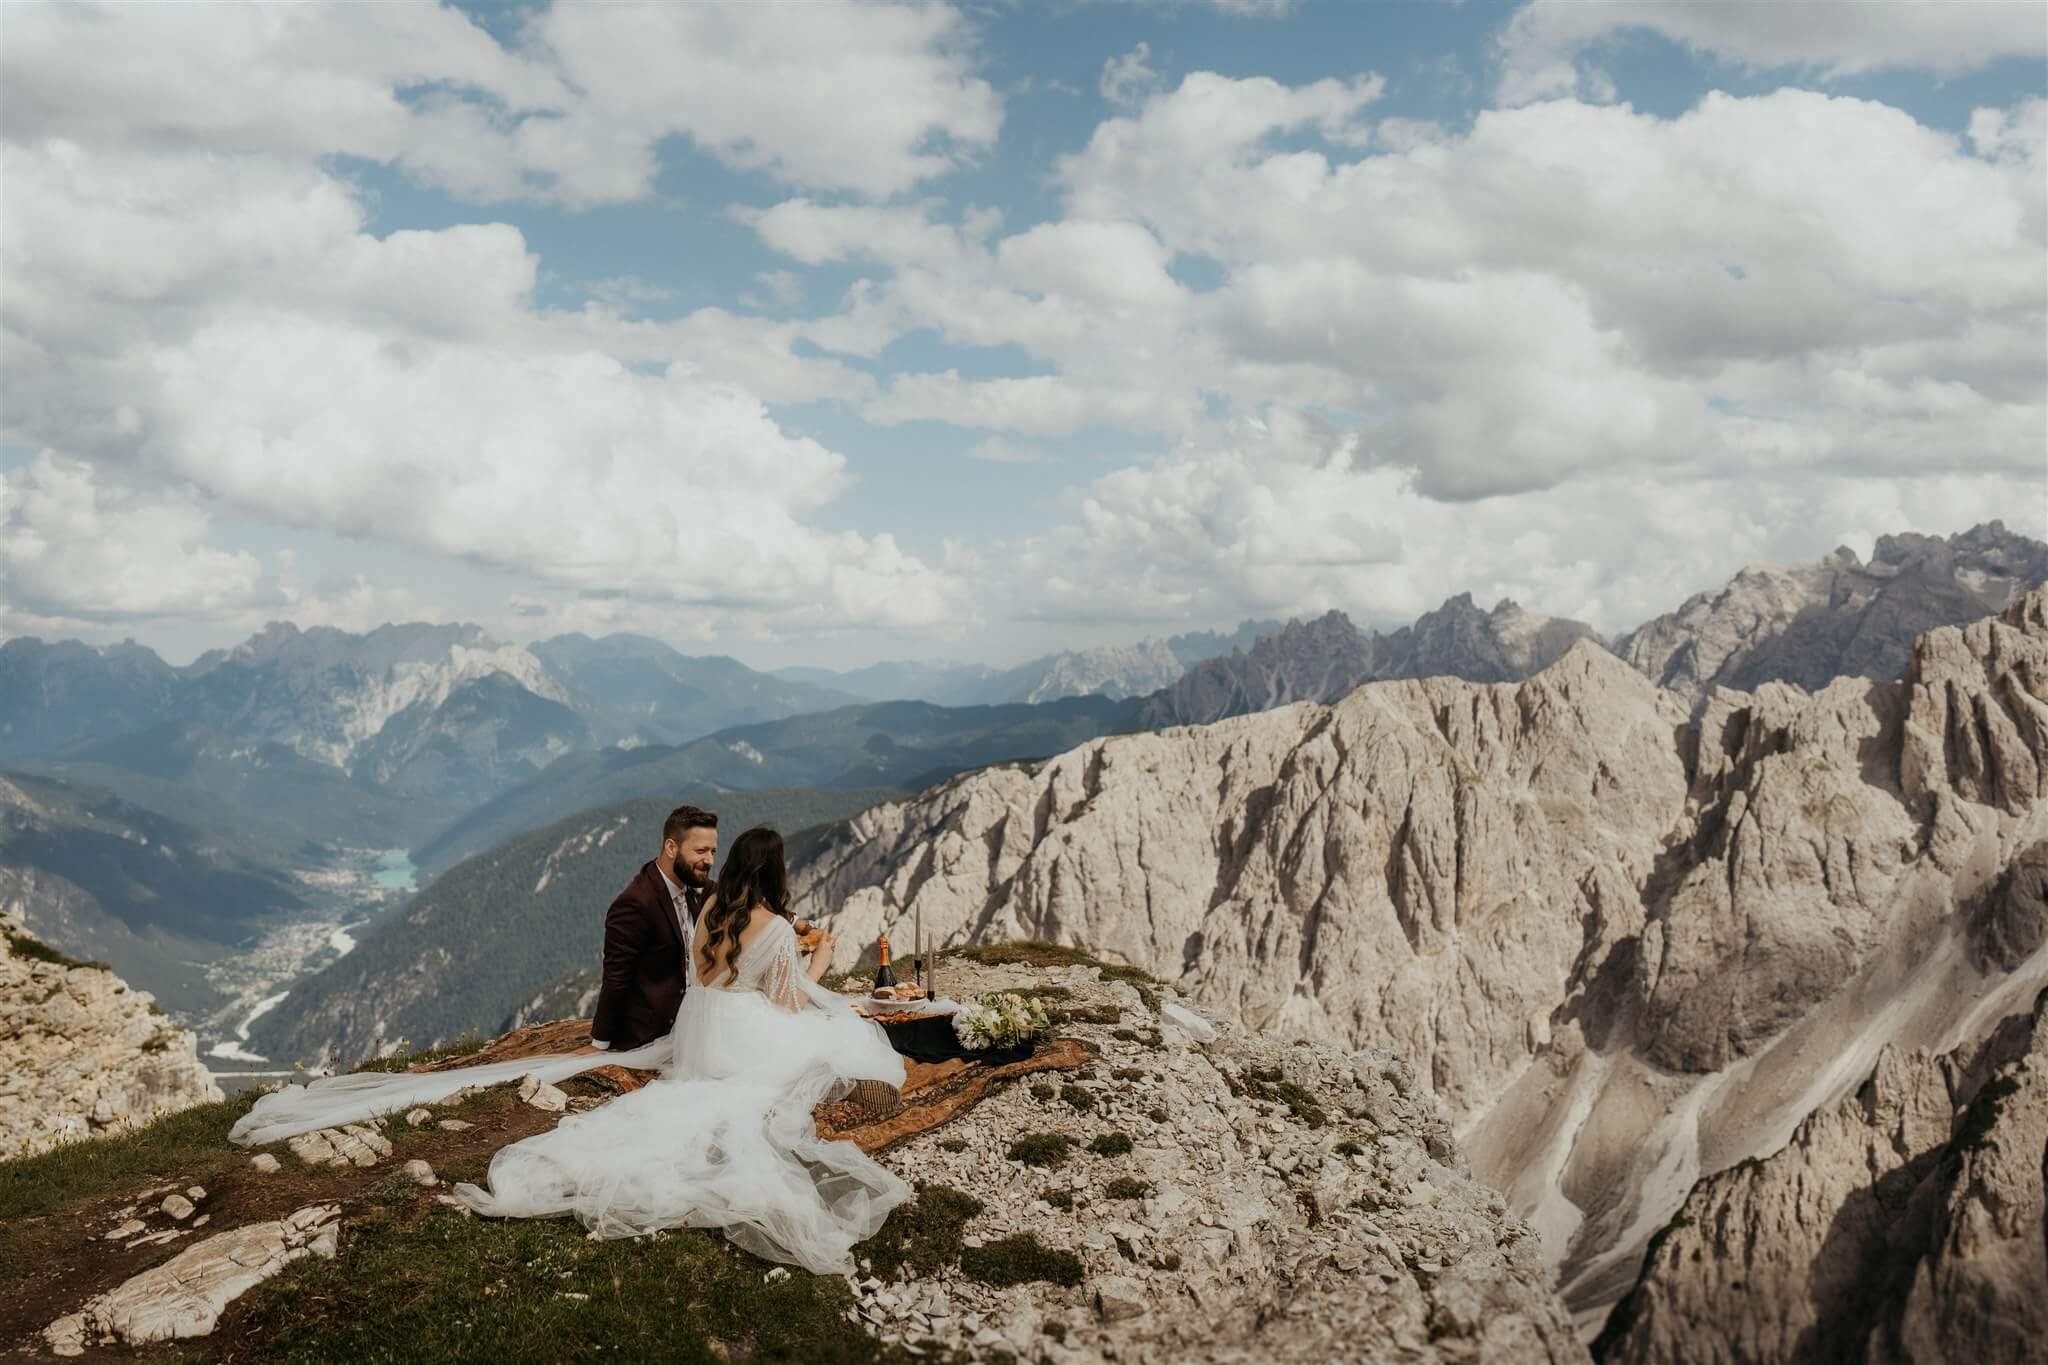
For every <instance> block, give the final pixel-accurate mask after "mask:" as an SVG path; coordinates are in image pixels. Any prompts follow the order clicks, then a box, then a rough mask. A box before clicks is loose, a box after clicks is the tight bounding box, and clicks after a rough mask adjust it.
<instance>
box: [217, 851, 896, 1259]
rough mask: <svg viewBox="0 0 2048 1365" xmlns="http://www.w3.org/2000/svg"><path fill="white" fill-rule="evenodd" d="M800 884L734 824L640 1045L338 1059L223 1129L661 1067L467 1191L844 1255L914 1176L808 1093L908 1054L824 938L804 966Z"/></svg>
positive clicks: (596, 1219) (507, 1205) (542, 1211)
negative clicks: (530, 1079) (854, 988)
mask: <svg viewBox="0 0 2048 1365" xmlns="http://www.w3.org/2000/svg"><path fill="white" fill-rule="evenodd" d="M788 898H789V891H788V875H787V871H786V868H785V865H784V861H783V851H782V836H781V835H780V834H777V833H776V832H775V831H774V830H772V829H765V828H762V829H750V830H748V831H747V832H746V833H744V834H742V835H740V836H739V838H737V839H735V840H734V841H733V845H732V849H731V851H730V852H729V853H728V854H727V855H726V859H725V866H724V867H723V869H721V871H720V873H719V877H718V881H717V885H716V888H715V889H714V890H713V892H712V895H711V897H710V898H709V899H708V900H707V902H706V904H705V906H704V910H703V912H702V913H701V914H700V915H699V916H698V917H697V925H696V929H695V932H694V933H693V935H692V937H691V942H690V945H689V953H688V955H687V962H686V967H685V973H686V975H685V979H686V981H687V983H688V989H687V990H685V991H684V993H683V1004H682V1009H681V1011H680V1012H679V1013H678V1014H677V1016H676V1022H675V1028H674V1030H673V1031H672V1032H671V1033H670V1034H669V1036H668V1037H666V1038H661V1039H657V1040H656V1041H654V1042H652V1043H649V1044H648V1045H647V1046H645V1047H642V1048H636V1049H634V1050H633V1051H631V1052H625V1053H618V1054H612V1053H597V1054H586V1055H576V1056H570V1057H557V1058H547V1059H523V1060H517V1061H511V1062H495V1063H490V1064H488V1065H483V1066H475V1067H466V1068H460V1069H457V1070H454V1071H442V1072H430V1073H419V1074H413V1073H406V1074H401V1075H395V1076H393V1075H367V1076H365V1075H354V1076H335V1077H332V1078H329V1079H327V1080H321V1081H315V1082H314V1083H313V1084H312V1085H310V1086H304V1087H300V1086H292V1087H288V1088H286V1089H284V1090H280V1091H278V1092H276V1093H274V1094H270V1095H266V1096H264V1097H263V1098H262V1099H261V1100H259V1101H257V1103H256V1107H255V1108H254V1109H252V1110H250V1111H249V1113H248V1114H246V1115H244V1116H243V1118H242V1119H241V1120H240V1121H239V1122H238V1123H236V1125H235V1126H234V1129H233V1130H232V1131H231V1132H230V1134H229V1137H230V1139H231V1140H232V1141H235V1142H238V1143H241V1144H243V1145H245V1146H246V1145H252V1144H255V1143H262V1142H273V1141H276V1140H277V1139H278V1138H281V1137H289V1136H291V1135H292V1134H294V1133H300V1132H305V1131H308V1130H309V1129H312V1128H324V1127H332V1126H334V1125H335V1124H338V1123H346V1122H351V1121H355V1120H359V1119H362V1118H366V1117H368V1116H369V1115H371V1114H378V1113H389V1112H391V1111H393V1110H396V1109H402V1108H405V1107H406V1106H408V1105H412V1104H418V1103H422V1102H425V1101H428V1100H432V1099H440V1098H445V1097H446V1096H448V1095H449V1094H452V1093H454V1092H455V1091H456V1090H459V1089H462V1088H464V1087H466V1086H471V1085H490V1084H494V1083H496V1082H498V1081H501V1080H512V1079H516V1078H518V1077H522V1076H526V1075H531V1074H536V1073H537V1074H539V1075H540V1076H541V1077H542V1079H544V1080H558V1079H561V1078H563V1077H566V1076H572V1075H575V1074H576V1073H577V1072H579V1071H584V1070H588V1069H590V1068H591V1067H596V1066H608V1065H611V1066H618V1065H623V1066H628V1067H637V1068H640V1069H647V1068H653V1067H659V1068H660V1070H661V1075H660V1076H659V1077H657V1078H656V1079H655V1080H654V1081H652V1082H650V1083H649V1084H647V1085H646V1086H643V1087H642V1088H640V1089H639V1090H635V1091H632V1092H631V1093H629V1094H626V1095H622V1096H620V1097H619V1098H617V1099H614V1100H611V1101H610V1102H608V1103H606V1104H605V1105H603V1106H601V1107H600V1108H597V1109H593V1110H590V1111H588V1112H586V1113H581V1114H572V1115H570V1116H569V1117H567V1118H564V1119H563V1120H562V1121H561V1123H560V1124H558V1125H557V1126H556V1127H554V1128H553V1129H551V1130H550V1131H548V1132H545V1133H539V1134H536V1135H535V1136H533V1137H530V1138H526V1139H524V1140H523V1141H520V1142H516V1143H513V1144H512V1145H511V1146H509V1147H506V1148H504V1149H503V1150H501V1151H499V1152H498V1154H497V1155H496V1156H495V1157H493V1158H492V1159H491V1167H490V1174H489V1176H488V1177H487V1182H488V1185H489V1188H488V1189H480V1188H478V1187H477V1186H475V1185H468V1184H463V1185H457V1186H456V1187H455V1195H456V1197H457V1198H459V1199H460V1200H462V1202H463V1203H465V1204H466V1205H468V1206H469V1207H470V1208H472V1209H475V1210H476V1211H477V1212H478V1213H483V1214H491V1215H495V1216H500V1217H524V1218H543V1217H552V1216H556V1215H560V1214H573V1215H575V1217H576V1218H577V1219H578V1220H579V1221H581V1222H582V1223H583V1224H584V1226H586V1227H588V1228H589V1229H590V1230H591V1231H592V1233H593V1234H595V1235H597V1236H600V1237H631V1236H636V1235H639V1234H642V1233H647V1232H653V1231H656V1230H658V1229H661V1228H672V1227H701V1228H714V1227H715V1228H723V1229H725V1233H726V1236H727V1237H729V1238H730V1239H731V1240H732V1241H733V1242H734V1243H736V1244H738V1245H739V1246H741V1247H744V1248H745V1249H746V1250H748V1251H751V1252H753V1253H754V1254H755V1255H757V1256H761V1257H764V1258H766V1259H768V1260H772V1261H783V1262H788V1263H790V1264H794V1265H800V1266H803V1267H804V1268H805V1269H807V1270H811V1271H813V1272H815V1273H818V1274H832V1273H839V1274H844V1273H847V1272H850V1271H851V1270H852V1269H853V1256H852V1248H853V1246H854V1244H855V1243H857V1242H861V1241H863V1240H865V1239H867V1238H868V1237H871V1236H873V1235H874V1234H875V1233H876V1232H877V1231H878V1230H879V1229H880V1228H881V1225H882V1221H883V1220H884V1219H885V1218H887V1217H888V1215H889V1211H890V1210H891V1209H893V1208H895V1207H896V1206H897V1205H898V1204H901V1203H903V1202H904V1201H905V1200H907V1199H908V1198H909V1197H910V1190H909V1187H908V1186H906V1185H905V1184H904V1183H903V1181H902V1180H900V1179H898V1178H897V1177H896V1176H895V1175H893V1174H891V1173H890V1172H888V1171H886V1170H884V1169H883V1168H882V1167H881V1166H879V1165H878V1164H876V1163H875V1162H874V1161H873V1160H871V1159H870V1158H869V1157H868V1156H867V1155H866V1154H865V1153H863V1152H862V1151H861V1150H860V1149H859V1148H858V1147H856V1146H855V1145H854V1144H853V1143H851V1142H843V1141H842V1142H824V1141H820V1140H819V1138H818V1134H817V1128H816V1126H815V1124H814V1123H813V1122H812V1119H811V1110H812V1109H813V1108H814V1107H815V1106H816V1105H817V1104H819V1103H820V1102H821V1101H825V1100H832V1099H837V1098H840V1097H841V1096H843V1095H845V1094H847V1093H848V1092H849V1091H850V1090H852V1089H853V1088H854V1086H855V1084H856V1083H858V1082H879V1083H881V1084H882V1085H885V1086H888V1087H895V1088H900V1087H901V1086H902V1084H903V1077H904V1071H903V1061H902V1059H901V1058H900V1057H898V1056H897V1055H896V1053H895V1051H894V1049H892V1048H891V1047H890V1046H889V1041H888V1038H887V1036H886V1035H885V1034H884V1033H883V1031H882V1028H881V1026H880V1025H879V1024H875V1023H873V1022H871V1021H869V1020H866V1019H863V1018H861V1017H860V1016H859V1015H857V1014H855V1013H854V1012H853V1010H852V1009H851V1008H850V1007H849V1006H848V1005H847V1004H846V1003H845V1002H844V1001H842V1000H840V999H838V998H837V997H836V996H834V995H832V994H831V993H830V992H828V991H825V990H823V989H821V988H820V987H819V986H818V985H817V979H818V977H820V976H822V975H823V974H824V971H825V965H826V962H827V960H828V959H829V957H830V940H829V939H828V940H827V941H826V942H825V943H824V944H821V945H820V948H819V951H817V952H815V953H813V954H812V955H811V958H810V962H809V965H808V968H807V967H806V966H805V964H804V962H803V961H802V959H801V958H800V956H799V954H798V951H797V941H796V931H795V929H794V927H793V926H792V924H791V920H790V913H789V908H788Z"/></svg>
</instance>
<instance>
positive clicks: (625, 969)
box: [590, 806, 718, 1052]
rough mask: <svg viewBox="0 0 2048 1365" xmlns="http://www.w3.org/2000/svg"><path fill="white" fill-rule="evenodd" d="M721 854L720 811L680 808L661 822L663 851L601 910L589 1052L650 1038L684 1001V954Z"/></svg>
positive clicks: (671, 1022)
mask: <svg viewBox="0 0 2048 1365" xmlns="http://www.w3.org/2000/svg"><path fill="white" fill-rule="evenodd" d="M717 858H718V817H717V816H716V815H714V814H712V813H711V812H710V811H708V810H699V809H698V808H697V807H695V806H678V807H676V808H675V810H673V811H671V812H670V813H669V817H668V819H667V820H665V821H664V822H663V823H662V826H661V854H660V856H658V857H656V858H655V859H654V861H653V862H651V863H648V864H647V865H646V866H645V867H643V868H641V869H640V873H639V875H638V876H636V877H634V878H633V880H632V881H630V882H627V883H626V889H625V890H623V891H621V892H619V894H618V897H617V898H616V899H615V900H613V901H612V904H611V909H609V910H607V911H605V914H604V982H603V985H602V986H601V987H600V988H599V990H598V993H597V1010H596V1012H595V1014H594V1015H593V1016H592V1018H591V1021H590V1050H592V1051H597V1052H603V1051H607V1050H609V1049H612V1048H617V1049H618V1050H619V1051H621V1052H623V1051H625V1050H627V1049H629V1048H636V1047H639V1046H640V1045H641V1044H643V1043H651V1042H653V1041H654V1040H655V1039H656V1038H659V1037H661V1036H662V1035H663V1034H664V1033H667V1032H668V1031H669V1030H670V1029H671V1028H672V1027H674V1025H675V1022H676V1011H677V1010H679V1009H681V1008H682V1004H683V954H685V953H687V952H688V951H689V944H690V931H691V929H692V928H693V927H694V925H695V923H696V918H697V912H698V910H700V909H701V908H702V907H703V904H704V897H705V896H706V895H707V894H708V893H709V891H710V889H711V864H712V863H713V862H715V861H717Z"/></svg>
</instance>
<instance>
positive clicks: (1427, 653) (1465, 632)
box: [1141, 593, 1599, 729]
mask: <svg viewBox="0 0 2048 1365" xmlns="http://www.w3.org/2000/svg"><path fill="white" fill-rule="evenodd" d="M1598 638H1599V637H1598V635H1597V633H1596V632H1595V631H1594V630H1593V628H1592V627H1591V626H1589V625H1586V624H1584V623H1583V622H1579V621H1566V620H1561V619H1558V618H1555V617H1548V616H1538V615H1535V614H1533V613H1531V612H1527V611H1524V610H1523V609H1522V608H1521V607H1520V606H1519V605H1517V604H1516V603H1514V602H1511V601H1507V600H1502V601H1501V602H1499V603H1497V604H1496V605H1495V606H1494V608H1493V609H1492V610H1491V611H1482V610H1481V609H1480V608H1479V607H1478V606H1477V605H1476V604H1474V602H1473V601H1472V595H1471V594H1470V593H1460V594H1459V595H1458V596H1456V597H1453V598H1451V599H1450V600H1449V601H1447V602H1445V603H1444V604H1443V605H1442V606H1441V607H1439V608H1437V609H1436V610H1435V611H1432V612H1428V613H1425V614H1424V615H1423V616H1421V617H1420V618H1418V619H1417V620H1416V622H1415V623H1414V624H1413V625H1409V626H1403V627H1401V628H1400V629H1399V630H1396V631H1393V632H1392V633H1390V634H1386V635H1380V634H1376V633H1371V632H1367V631H1362V630H1360V629H1359V628H1358V627H1357V626H1355V625H1353V624H1352V622H1351V618H1350V617H1348V616H1346V615H1345V614H1344V613H1342V612H1339V611H1332V612H1328V613H1326V614H1325V615H1323V616H1321V617H1318V618H1317V619H1316V620H1314V621H1308V622H1302V621H1290V622H1289V623H1288V624H1287V625H1286V626H1285V627H1283V628H1282V629H1281V630H1280V631H1279V632H1278V633H1276V634H1272V635H1264V636H1261V637H1259V638H1258V640H1257V641H1256V642H1254V644H1253V645H1252V647H1251V649H1250V650H1249V651H1242V652H1236V653H1232V654H1229V655H1224V656H1220V657H1217V658H1213V659H1210V660H1208V661H1207V662H1205V663H1202V664H1200V665H1197V666H1196V667H1194V668H1191V669H1189V670H1188V672H1187V674H1186V675H1185V676H1184V677H1182V678H1181V679H1180V680H1179V681H1178V682H1176V683H1174V684H1173V685H1172V686H1170V687H1167V688H1165V689H1164V690H1162V691H1160V692H1159V693H1157V694H1155V695H1153V696H1152V697H1150V698H1148V699H1147V700H1146V703H1145V706H1144V709H1143V711H1142V712H1141V719H1142V720H1143V723H1144V724H1145V725H1146V726H1148V727H1150V728H1153V729H1160V728H1164V727H1165V726H1169V725H1204V724H1208V723H1209V722H1211V721H1216V720H1222V719H1224V718H1225V717H1227V716H1241V715H1248V714H1250V713H1252V712H1255V711H1264V710H1269V709H1271V708H1273V707H1276V706H1285V705H1288V704H1289V703H1291V702H1297V701H1319V702H1331V701H1335V700H1337V699H1338V698H1339V697H1342V696H1343V695H1344V694H1345V693H1347V692H1349V691H1350V690H1351V689H1352V688H1354V687H1357V686H1359V685H1360V684H1361V683H1365V682H1370V681H1373V680H1375V679H1380V678H1424V677H1434V676H1439V675H1442V676H1448V677H1455V678H1464V679H1466V680H1467V681H1470V682H1512V681H1516V680H1518V679H1521V678H1526V677H1528V676H1529V675H1530V674H1531V673H1535V672H1537V671H1538V670H1540V669H1543V668H1546V667H1548V666H1549V665H1550V664H1551V663H1553V662H1555V661H1556V660H1557V659H1559V658H1560V657H1562V656H1563V654H1564V652H1565V651H1566V650H1567V649H1569V648H1570V647H1571V646H1572V645H1573V644H1574V643H1575V642H1577V641H1579V640H1582V639H1584V640H1597V639H1598Z"/></svg>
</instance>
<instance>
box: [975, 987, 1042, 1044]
mask: <svg viewBox="0 0 2048 1365" xmlns="http://www.w3.org/2000/svg"><path fill="white" fill-rule="evenodd" d="M1051 1032H1052V1020H1051V1018H1050V1017H1048V1016H1047V1014H1046V1012H1045V1006H1044V1005H1042V1004H1040V1003H1039V1002H1038V1001H1036V1000H1028V999H1026V998H1025V997H1023V996H1021V995H1015V994H1011V993H1005V994H1002V995H984V996H982V997H981V999H979V1000H976V1001H974V1002H973V1003H971V1004H966V1005H962V1006H961V1007H960V1009H959V1011H958V1012H957V1013H955V1014H954V1015H953V1034H954V1036H955V1037H957V1038H958V1039H959V1040H960V1046H962V1047H964V1048H966V1049H967V1050H968V1051H969V1052H985V1051H988V1050H989V1049H991V1048H993V1049H995V1050H997V1051H1003V1050H1006V1049H1008V1048H1013V1047H1019V1046H1021V1045H1023V1044H1025V1043H1029V1042H1032V1041H1035V1040H1036V1039H1039V1038H1043V1037H1046V1036H1047V1035H1049V1034H1050V1033H1051Z"/></svg>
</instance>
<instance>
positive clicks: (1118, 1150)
mask: <svg viewBox="0 0 2048 1365" xmlns="http://www.w3.org/2000/svg"><path fill="white" fill-rule="evenodd" d="M1088 1150H1089V1151H1091V1152H1093V1153H1095V1155H1097V1156H1128V1155H1130V1151H1131V1139H1130V1137H1129V1136H1128V1135H1126V1134H1123V1133H1104V1134H1103V1135H1102V1136H1100V1137H1098V1138H1096V1139H1095V1140H1094V1141H1093V1142H1091V1143H1089V1144H1088Z"/></svg>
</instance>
